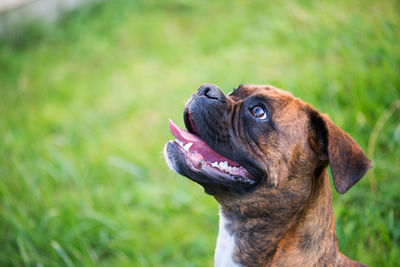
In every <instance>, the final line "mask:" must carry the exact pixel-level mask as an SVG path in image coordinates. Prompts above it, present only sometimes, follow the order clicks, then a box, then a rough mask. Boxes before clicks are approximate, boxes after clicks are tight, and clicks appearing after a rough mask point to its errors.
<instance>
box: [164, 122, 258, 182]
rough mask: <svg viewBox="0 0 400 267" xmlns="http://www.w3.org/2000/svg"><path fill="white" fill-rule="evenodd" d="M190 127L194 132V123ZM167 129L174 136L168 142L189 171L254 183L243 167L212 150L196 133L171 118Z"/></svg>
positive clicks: (211, 176) (222, 178) (221, 178)
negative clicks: (186, 129) (183, 127)
mask: <svg viewBox="0 0 400 267" xmlns="http://www.w3.org/2000/svg"><path fill="white" fill-rule="evenodd" d="M190 128H191V131H192V132H194V133H195V130H196V129H195V125H193V124H191V125H190ZM169 129H170V131H171V133H172V135H173V136H174V137H175V138H176V140H175V141H171V142H170V143H169V144H170V145H173V146H174V147H175V150H176V149H177V150H178V151H179V154H180V155H179V157H180V158H181V159H182V160H183V161H185V165H186V166H187V167H188V168H189V169H190V170H191V171H193V172H195V173H203V174H205V175H206V176H208V177H209V178H215V179H216V180H219V181H220V182H223V183H232V184H237V183H241V184H246V185H252V184H254V183H255V180H254V179H253V177H252V175H251V174H250V173H249V172H248V171H247V170H246V169H245V168H244V167H242V166H241V165H240V164H238V163H236V162H234V161H232V160H230V159H228V158H225V157H224V156H222V155H220V154H218V153H217V152H215V151H214V150H212V149H211V148H210V147H209V146H208V145H207V143H206V142H204V141H203V140H202V139H200V138H199V136H197V135H196V134H194V133H190V132H188V131H185V130H183V129H181V128H179V127H178V126H177V125H176V124H175V123H174V122H173V121H172V120H169ZM189 178H191V177H189Z"/></svg>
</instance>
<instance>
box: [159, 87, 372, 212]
mask: <svg viewBox="0 0 400 267" xmlns="http://www.w3.org/2000/svg"><path fill="white" fill-rule="evenodd" d="M184 121H185V126H186V128H187V131H185V130H183V129H180V128H179V127H177V126H176V125H175V124H174V123H173V122H172V121H170V130H171V132H172V134H173V135H174V136H175V137H176V138H177V139H176V140H175V141H170V142H169V143H168V144H167V145H166V146H165V156H166V159H167V162H168V164H169V166H170V167H171V168H172V169H174V170H175V171H177V172H178V173H180V174H181V175H184V176H186V177H188V178H190V179H191V180H193V181H195V182H197V183H199V184H201V185H202V186H203V187H204V189H205V191H206V192H207V193H209V194H212V195H214V196H215V198H216V199H217V200H218V201H219V202H220V203H221V204H222V203H229V204H233V203H234V202H240V203H241V204H243V202H248V201H250V199H251V201H250V202H251V203H252V202H253V201H254V200H255V199H257V198H258V197H257V195H259V196H260V198H265V196H266V195H269V196H274V194H278V193H279V194H286V195H287V199H288V201H301V202H304V201H305V200H306V199H307V197H308V195H309V192H310V190H311V183H312V178H313V177H314V176H315V175H318V172H319V171H320V170H321V168H323V167H324V166H326V165H327V164H328V163H331V165H332V162H333V160H332V159H333V158H336V157H338V156H337V155H336V154H337V153H338V152H337V151H336V152H335V155H333V153H331V154H329V153H330V151H331V150H332V149H329V146H330V139H338V138H339V139H340V138H341V135H342V133H343V132H342V131H341V130H340V129H339V128H337V126H336V125H334V124H333V123H332V122H331V121H330V120H329V119H328V118H326V117H324V115H321V114H320V113H319V112H318V111H316V110H315V109H314V108H313V107H311V106H310V105H308V104H306V103H304V102H302V101H301V100H299V99H297V98H295V97H293V96H292V95H291V94H289V93H287V92H285V91H282V90H279V89H276V88H273V87H270V86H256V85H242V86H240V87H239V88H237V89H235V90H234V91H233V92H232V93H230V94H229V95H225V94H224V93H223V92H222V91H221V90H220V89H219V88H218V87H217V86H216V85H213V84H204V85H202V86H201V87H200V88H199V89H198V91H197V92H196V93H194V94H193V96H192V97H191V98H190V100H189V101H188V102H187V104H186V106H185V110H184ZM331 125H333V126H331ZM330 127H331V128H334V130H337V129H338V130H339V131H340V132H335V133H333V134H334V135H335V136H332V138H330V132H334V130H330ZM343 134H344V133H343ZM333 137H335V138H333ZM350 139H351V138H350ZM350 139H349V140H350ZM351 141H352V142H353V143H351V144H350V146H351V147H350V148H349V149H351V150H354V146H357V147H356V150H357V149H358V148H359V147H358V145H357V144H356V143H355V141H354V140H352V139H351ZM334 146H335V147H336V146H337V145H336V144H335V145H334ZM331 147H332V146H331ZM349 149H347V150H349ZM333 150H334V149H333ZM333 150H332V151H333ZM336 150H337V149H336ZM359 150H360V151H361V153H362V150H361V149H359ZM357 151H358V150H357ZM352 158H353V159H355V160H356V161H359V163H356V165H357V167H356V169H357V168H358V170H355V171H354V174H351V175H349V176H351V177H350V178H348V177H345V178H343V175H342V174H341V173H340V172H342V171H343V168H344V167H341V166H339V167H337V166H336V165H337V164H336V163H335V168H336V169H337V170H339V171H338V173H339V175H338V177H337V180H338V182H336V178H335V175H334V180H335V186H336V185H338V186H336V188H337V189H338V191H339V192H340V193H344V192H345V191H347V189H348V188H349V187H351V186H352V185H353V184H354V183H355V182H357V181H358V180H359V179H360V178H361V177H362V176H363V175H364V173H365V172H366V170H367V169H368V168H369V166H370V165H369V161H368V159H366V157H365V155H364V154H363V153H362V155H361V154H360V153H358V154H357V155H355V156H353V157H352ZM340 164H341V163H339V165H340ZM332 171H333V166H332ZM333 174H334V173H333ZM339 176H340V177H339ZM338 187H339V188H338ZM250 192H254V194H250V195H251V197H249V194H248V193H250ZM281 204H282V203H281ZM284 205H286V204H284ZM279 206H281V205H279Z"/></svg>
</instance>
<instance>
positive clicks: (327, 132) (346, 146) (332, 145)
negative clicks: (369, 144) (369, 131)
mask: <svg viewBox="0 0 400 267" xmlns="http://www.w3.org/2000/svg"><path fill="white" fill-rule="evenodd" d="M310 122H311V129H312V131H313V134H312V136H313V138H312V139H313V140H314V141H312V142H311V146H312V148H313V149H314V150H315V151H317V153H318V154H319V157H320V158H321V159H325V160H328V162H329V164H330V166H331V172H332V177H333V183H334V185H335V188H336V190H337V191H338V192H339V193H340V194H344V193H346V192H347V190H349V189H350V187H352V186H353V185H354V184H355V183H357V182H358V181H359V180H360V179H361V178H362V177H363V176H364V175H365V173H366V172H367V171H368V170H369V169H370V168H371V167H372V165H371V161H370V160H369V159H368V158H367V156H366V155H365V153H364V152H363V150H362V149H361V147H360V146H359V145H358V144H357V142H356V141H355V140H354V139H353V138H351V137H350V135H349V134H348V133H345V132H344V131H343V130H342V129H340V128H339V127H338V126H337V125H336V124H334V123H333V122H332V121H331V120H330V119H329V117H328V116H327V115H324V114H321V113H319V112H318V111H316V110H311V111H310ZM315 141H316V143H315Z"/></svg>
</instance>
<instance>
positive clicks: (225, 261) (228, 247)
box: [214, 210, 240, 267]
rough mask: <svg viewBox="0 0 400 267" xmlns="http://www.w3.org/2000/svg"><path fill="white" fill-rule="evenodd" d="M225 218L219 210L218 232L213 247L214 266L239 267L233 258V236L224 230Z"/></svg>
mask: <svg viewBox="0 0 400 267" xmlns="http://www.w3.org/2000/svg"><path fill="white" fill-rule="evenodd" d="M227 223H228V221H227V219H226V218H225V217H224V215H223V214H222V212H221V210H220V211H219V232H218V239H217V247H216V248H215V255H214V266H215V267H239V266H240V265H239V264H237V263H236V262H235V261H234V260H233V252H234V250H235V238H234V237H233V236H232V235H231V234H230V233H229V232H228V231H227V230H226V224H227Z"/></svg>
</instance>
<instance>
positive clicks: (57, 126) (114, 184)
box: [0, 0, 400, 266]
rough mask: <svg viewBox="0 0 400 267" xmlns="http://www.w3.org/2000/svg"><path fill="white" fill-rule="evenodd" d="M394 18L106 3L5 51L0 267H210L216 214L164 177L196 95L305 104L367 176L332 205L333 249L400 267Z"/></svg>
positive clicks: (290, 8)
mask: <svg viewBox="0 0 400 267" xmlns="http://www.w3.org/2000/svg"><path fill="white" fill-rule="evenodd" d="M399 14H400V3H399V2H398V1H396V0H382V1H370V0H365V1H353V0H351V1H348V0H336V1H301V0H299V1H261V0H259V1H245V0H242V1H227V0H226V1H185V0H168V1H161V0H160V1H156V0H150V1H145V0H136V1H128V0H113V1H109V2H104V3H92V4H86V5H84V6H83V7H81V8H79V9H78V10H76V11H74V12H71V13H69V14H67V15H66V16H64V17H63V18H62V19H61V20H59V21H58V22H57V23H55V24H54V25H42V24H39V23H36V24H30V25H25V26H24V27H23V28H20V29H18V30H16V29H7V31H6V33H5V34H4V35H3V36H2V39H1V41H0V159H1V160H0V244H1V250H0V265H1V266H22V265H25V266H63V265H66V266H211V265H212V264H213V252H214V247H215V241H216V237H217V230H218V217H217V203H216V202H215V201H214V200H213V199H212V198H211V197H209V196H206V195H205V194H204V193H203V191H202V190H201V188H200V186H198V185H197V184H194V183H192V182H189V181H188V180H186V179H185V178H182V177H180V176H178V175H176V174H174V173H173V172H172V171H169V170H168V169H167V167H166V164H165V163H164V159H163V157H162V148H163V145H164V144H165V143H166V142H167V141H168V140H169V139H172V136H171V135H170V133H169V131H168V127H167V119H168V118H172V119H174V120H175V121H176V122H178V124H180V125H183V122H182V110H183V105H184V102H185V101H186V100H187V99H188V98H189V97H190V95H191V94H192V92H194V91H195V90H196V89H197V88H198V87H199V85H200V84H202V83H203V82H212V83H216V84H218V85H219V86H220V87H221V88H222V89H223V90H224V91H225V92H229V91H230V90H231V89H232V88H233V87H236V86H237V85H239V84H240V83H259V84H272V85H275V86H277V87H281V88H284V89H286V90H288V91H291V92H292V93H293V94H294V95H295V96H298V97H300V98H302V99H303V100H305V101H306V102H309V103H311V104H313V105H315V106H316V107H317V108H318V109H320V110H321V111H323V112H325V113H328V114H330V116H331V118H332V119H333V120H334V121H335V122H336V123H337V124H338V125H339V126H340V127H341V128H342V129H344V130H345V131H347V132H349V133H351V135H352V136H353V137H354V138H355V139H356V140H357V141H358V142H359V144H360V145H361V146H362V147H363V148H364V150H365V151H366V152H367V153H368V155H369V156H370V158H372V159H373V164H374V169H373V171H371V172H369V174H368V175H367V176H366V177H365V178H363V179H362V180H361V181H360V182H359V183H358V184H357V185H356V186H355V187H354V188H352V189H351V190H350V191H349V192H348V193H347V194H345V195H338V194H336V193H335V194H334V208H335V216H336V227H337V234H338V239H339V245H340V248H341V250H342V252H343V253H345V254H346V255H348V256H349V257H351V258H353V259H356V260H358V261H362V262H364V263H366V264H369V265H375V266H400V264H399V261H398V259H399V258H400V210H399V203H400V193H399V191H400V184H399V181H400V179H399V178H400V159H399V155H400V145H399V140H400V111H399V108H400V105H399V104H397V106H396V100H397V101H398V100H399V98H400V46H399V44H400V31H399V29H400V17H399Z"/></svg>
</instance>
